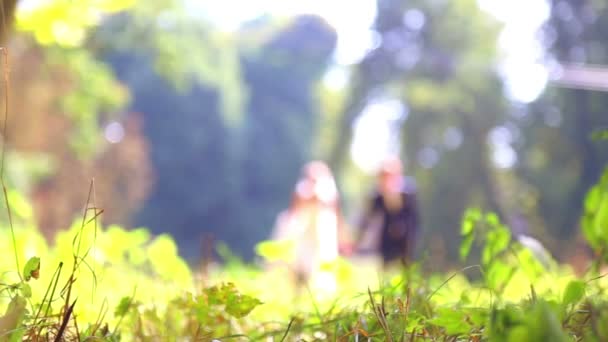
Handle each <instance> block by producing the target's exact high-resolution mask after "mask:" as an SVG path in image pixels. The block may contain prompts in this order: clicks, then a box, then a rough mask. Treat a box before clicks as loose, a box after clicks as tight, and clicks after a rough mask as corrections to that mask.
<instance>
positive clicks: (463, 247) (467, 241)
mask: <svg viewBox="0 0 608 342" xmlns="http://www.w3.org/2000/svg"><path fill="white" fill-rule="evenodd" d="M474 240H475V235H474V234H469V235H467V236H465V237H464V239H462V242H461V243H460V249H459V251H458V252H459V254H460V260H461V261H464V260H465V259H466V258H467V256H468V255H469V253H470V251H471V247H472V246H473V241H474Z"/></svg>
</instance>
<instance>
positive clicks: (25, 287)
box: [19, 283, 32, 298]
mask: <svg viewBox="0 0 608 342" xmlns="http://www.w3.org/2000/svg"><path fill="white" fill-rule="evenodd" d="M19 289H20V290H21V294H22V295H23V297H25V298H31V297H32V288H31V287H30V285H29V284H26V283H22V284H21V286H20V288H19Z"/></svg>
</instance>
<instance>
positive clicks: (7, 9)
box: [0, 0, 18, 46]
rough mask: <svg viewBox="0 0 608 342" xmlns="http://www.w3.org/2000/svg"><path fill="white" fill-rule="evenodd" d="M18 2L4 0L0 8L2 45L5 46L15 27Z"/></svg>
mask: <svg viewBox="0 0 608 342" xmlns="http://www.w3.org/2000/svg"><path fill="white" fill-rule="evenodd" d="M17 1H18V0H2V7H0V45H2V46H4V45H5V43H6V40H7V38H8V36H9V33H10V31H11V27H12V25H13V19H14V18H15V9H16V8H17Z"/></svg>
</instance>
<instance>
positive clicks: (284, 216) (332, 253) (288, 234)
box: [274, 206, 338, 290]
mask: <svg viewBox="0 0 608 342" xmlns="http://www.w3.org/2000/svg"><path fill="white" fill-rule="evenodd" d="M274 235H275V236H274V238H275V239H277V240H291V241H293V242H294V246H295V247H294V249H295V251H294V259H293V260H292V261H291V265H290V267H291V268H292V269H293V270H294V271H295V272H297V273H299V274H302V275H303V276H305V277H306V278H307V279H308V280H309V285H310V286H314V287H315V288H316V287H320V288H324V289H325V288H326V289H328V290H331V289H334V288H335V277H334V275H333V272H332V271H331V269H330V268H329V266H331V263H332V262H334V261H336V260H337V258H338V217H337V215H336V213H335V211H334V210H333V209H331V208H327V207H319V206H306V207H303V208H301V209H300V210H297V211H294V212H287V211H285V212H283V213H281V214H280V215H279V218H278V220H277V227H276V230H275V234H274Z"/></svg>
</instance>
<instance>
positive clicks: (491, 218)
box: [486, 213, 500, 227]
mask: <svg viewBox="0 0 608 342" xmlns="http://www.w3.org/2000/svg"><path fill="white" fill-rule="evenodd" d="M486 222H487V223H488V224H489V225H490V226H491V227H496V226H498V225H499V224H500V220H499V219H498V216H497V215H496V214H495V213H487V214H486Z"/></svg>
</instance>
